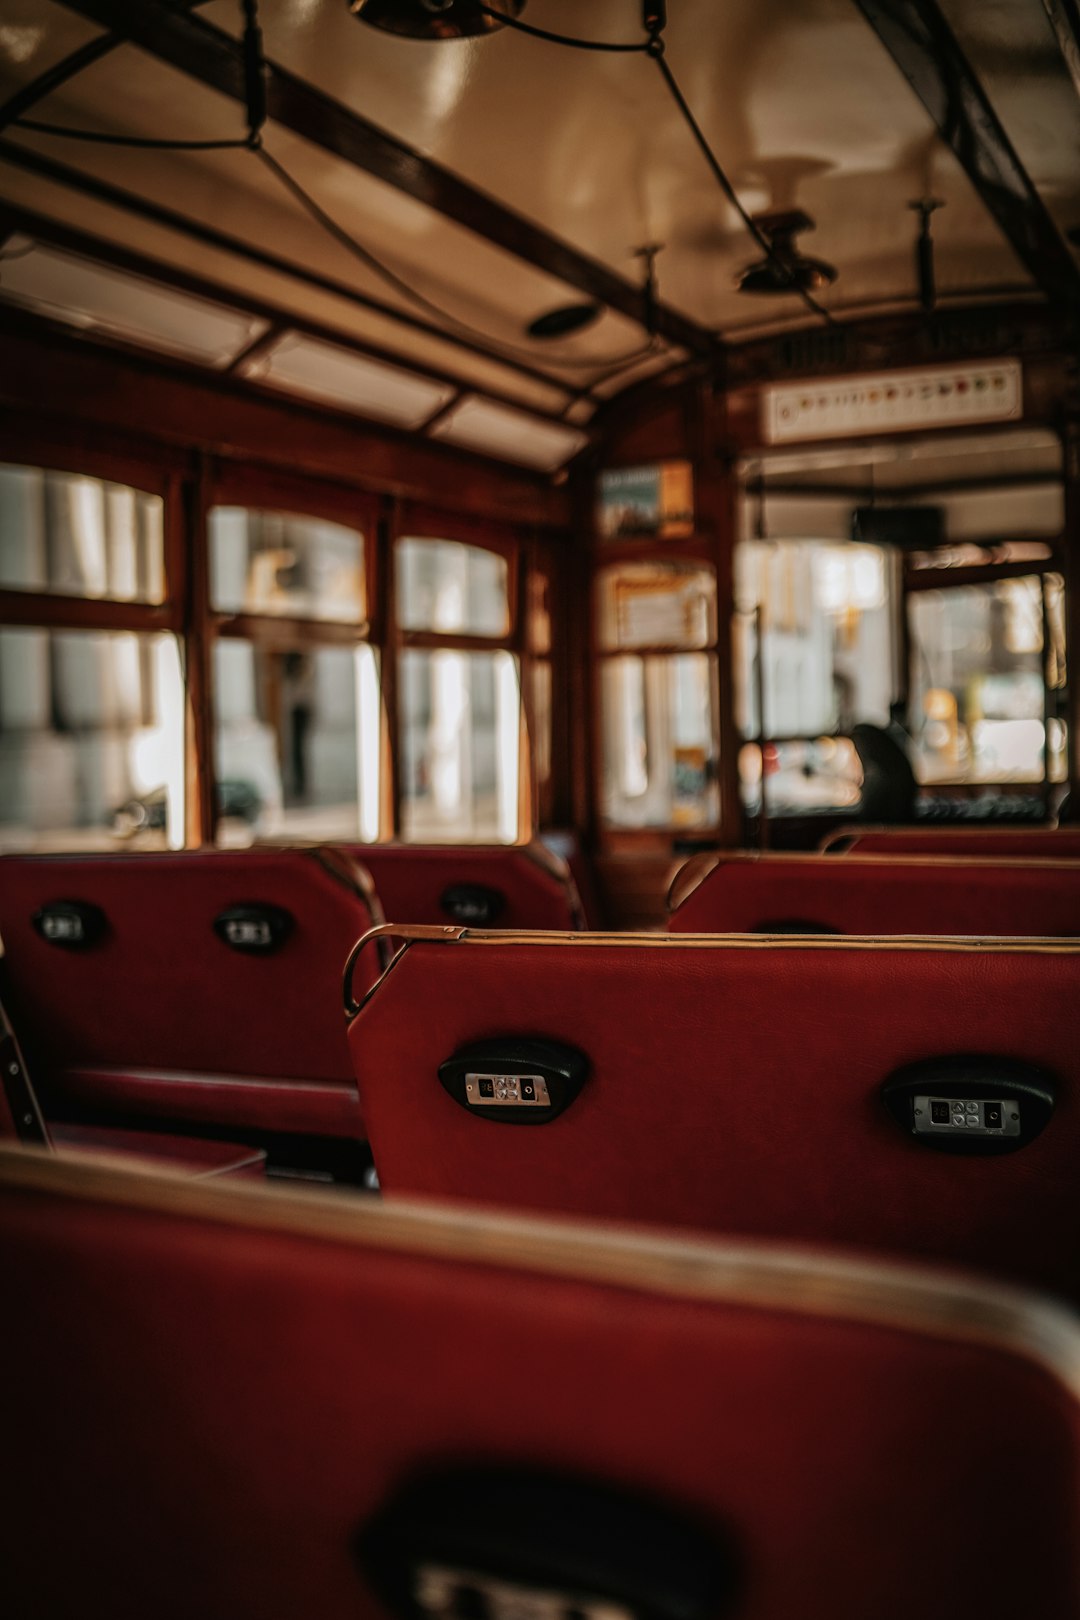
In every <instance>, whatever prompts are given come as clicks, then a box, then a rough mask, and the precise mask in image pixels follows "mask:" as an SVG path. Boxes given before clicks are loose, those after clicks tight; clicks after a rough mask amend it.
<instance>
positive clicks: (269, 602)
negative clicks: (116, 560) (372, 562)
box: [208, 504, 382, 845]
mask: <svg viewBox="0 0 1080 1620" xmlns="http://www.w3.org/2000/svg"><path fill="white" fill-rule="evenodd" d="M364 528H365V525H360V526H358V525H356V524H348V523H342V522H339V521H331V520H329V519H326V518H322V517H317V516H313V515H311V514H307V513H302V512H294V511H285V510H263V509H259V508H248V507H243V506H239V505H227V504H222V505H220V506H216V507H214V508H213V509H212V510H211V512H210V514H209V522H208V539H209V546H210V595H211V607H212V610H213V613H214V617H215V621H216V629H217V632H218V634H217V640H216V642H215V645H214V653H213V693H214V770H215V777H216V791H217V810H218V840H219V842H222V843H227V844H234V845H235V844H246V843H251V842H252V840H254V839H256V838H265V837H282V836H285V837H290V838H303V839H334V838H340V839H343V840H346V841H348V842H365V843H370V842H373V841H374V840H375V839H377V838H378V836H379V832H380V763H381V758H382V703H381V697H380V692H379V669H378V660H377V656H376V653H375V651H374V649H373V648H372V647H371V646H369V645H368V642H367V639H366V638H367V632H368V618H367V616H368V585H367V575H366V567H367V556H366V549H365V536H364Z"/></svg>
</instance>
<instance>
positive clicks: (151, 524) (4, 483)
mask: <svg viewBox="0 0 1080 1620" xmlns="http://www.w3.org/2000/svg"><path fill="white" fill-rule="evenodd" d="M164 556H165V542H164V503H163V502H162V500H161V497H160V496H159V495H146V494H143V493H142V491H140V490H137V489H129V488H128V487H127V486H126V485H124V484H112V483H107V482H105V481H104V480H103V479H100V478H85V477H82V476H81V475H76V474H73V473H60V472H47V471H45V470H43V469H42V468H40V467H13V466H8V465H0V586H3V587H6V588H7V589H9V590H23V591H48V592H53V593H57V594H60V595H65V596H85V597H108V598H111V599H113V600H115V601H119V602H160V601H162V599H163V597H164V591H165V567H164Z"/></svg>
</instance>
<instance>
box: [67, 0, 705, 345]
mask: <svg viewBox="0 0 1080 1620" xmlns="http://www.w3.org/2000/svg"><path fill="white" fill-rule="evenodd" d="M60 3H61V4H62V5H65V6H66V7H67V8H68V9H69V10H70V11H74V12H76V13H77V14H78V15H79V16H80V17H83V18H85V19H86V20H88V21H90V22H94V23H97V24H98V25H99V26H100V27H102V28H107V29H109V30H111V31H112V32H115V33H118V34H122V35H123V36H124V37H125V39H128V40H130V41H131V43H132V44H134V45H137V46H138V47H139V48H140V49H141V50H144V51H146V52H148V53H149V54H150V55H152V56H154V57H156V58H157V59H158V61H160V62H164V63H166V64H167V65H168V66H169V67H171V68H174V69H176V70H177V71H178V72H181V73H186V74H187V75H188V76H189V77H190V78H193V79H195V80H197V81H198V83H200V84H203V85H205V86H206V87H207V88H208V89H211V90H215V91H217V92H218V94H220V95H224V96H228V97H229V98H230V99H231V100H233V101H236V102H238V103H240V104H241V105H243V104H244V102H245V94H244V56H243V48H242V45H241V43H240V41H239V40H237V39H234V38H233V37H232V36H231V35H229V34H226V33H225V32H224V31H223V30H222V29H220V28H216V27H214V26H213V25H212V24H211V23H208V22H207V21H206V19H205V18H202V17H198V16H193V15H190V14H188V13H186V12H182V11H176V10H174V9H172V8H171V7H170V6H169V5H167V4H164V3H163V0H60ZM357 51H358V55H359V54H360V49H359V41H358V42H357ZM266 97H267V109H268V113H269V117H270V118H271V119H272V120H273V121H274V122H276V123H278V124H281V125H282V126H283V127H285V128H287V129H291V130H292V131H293V133H294V134H296V135H299V136H301V137H302V138H303V139H304V140H306V141H310V142H311V143H312V144H313V145H315V146H320V147H322V148H323V150H324V151H326V152H330V153H331V154H332V155H333V156H334V157H337V158H341V159H343V160H344V161H345V162H346V163H351V164H352V165H353V166H354V167H355V168H357V169H361V170H363V171H364V172H365V173H367V174H370V175H372V176H374V178H376V179H377V180H381V181H382V182H383V183H384V184H386V185H389V186H392V187H393V188H394V189H395V190H396V191H400V192H402V193H404V194H405V195H406V196H409V197H412V198H413V199H414V200H415V201H417V202H419V203H423V204H424V206H425V207H427V208H431V209H433V210H434V211H435V212H436V213H438V214H441V215H442V216H443V217H444V218H445V219H449V220H452V221H453V222H454V223H455V224H457V225H462V226H464V227H465V228H466V229H467V230H470V231H472V232H473V233H474V234H475V235H476V236H479V237H480V238H481V239H482V240H484V241H486V242H488V243H490V244H491V245H492V246H493V247H497V248H500V249H501V250H502V251H503V252H505V253H509V254H511V255H512V256H513V257H514V258H516V259H519V260H521V261H522V262H523V263H525V264H528V265H529V266H530V267H531V268H532V269H534V270H540V271H543V272H544V273H545V274H546V275H549V276H552V277H554V278H555V279H556V280H558V281H561V282H564V283H565V284H566V285H567V286H568V287H573V288H575V289H576V290H577V291H578V292H580V293H583V294H584V295H585V297H587V298H589V299H593V300H595V301H596V302H598V303H600V304H603V305H604V306H605V307H607V308H608V309H612V310H616V311H618V313H619V314H621V315H625V316H627V317H628V318H629V319H630V320H632V321H634V322H636V323H637V324H638V325H639V326H641V327H642V328H643V329H646V328H647V326H648V320H649V311H648V310H647V307H646V302H647V301H646V297H645V294H644V291H643V289H642V288H641V287H639V286H636V285H635V284H634V283H633V282H631V281H628V280H626V279H625V278H624V277H622V276H619V275H617V274H615V272H614V271H612V270H609V269H608V268H607V266H606V265H604V264H601V263H600V261H599V260H597V259H593V258H590V257H589V256H588V255H587V254H584V253H581V252H579V251H578V250H577V249H576V248H574V247H572V246H571V245H570V244H569V243H568V242H564V241H562V240H561V239H560V238H559V237H556V236H554V235H552V234H551V233H549V232H548V231H545V230H543V229H542V228H541V227H540V226H538V225H536V224H535V223H534V222H533V221H532V220H530V219H528V218H527V217H526V216H525V215H524V214H519V213H517V212H516V211H515V210H514V209H511V208H507V207H506V206H505V204H503V203H500V202H498V201H497V200H496V199H495V198H494V197H492V196H489V195H488V194H487V193H486V192H483V191H480V190H479V189H478V188H476V187H475V186H471V185H469V184H468V183H467V182H466V181H464V180H462V179H460V178H459V177H458V176H457V175H456V174H454V173H452V171H451V170H449V169H447V168H444V167H443V166H442V164H439V163H435V162H434V161H433V160H432V159H431V158H428V157H425V156H424V154H423V153H422V152H419V151H417V150H416V149H415V148H413V147H411V146H408V145H406V144H405V142H403V141H399V140H397V139H396V137H394V136H392V135H390V134H388V133H387V132H386V131H385V130H383V129H380V128H379V127H378V125H377V124H373V123H371V121H370V120H369V119H366V118H364V117H363V116H362V115H361V114H360V113H357V112H354V111H353V110H352V109H351V108H349V107H347V106H345V104H344V103H343V102H340V101H337V100H336V99H334V98H333V97H332V96H328V95H326V94H325V93H324V92H323V91H321V90H319V89H317V88H316V87H315V86H314V85H312V84H309V83H308V82H307V81H306V80H304V79H300V78H298V77H297V76H296V75H295V74H293V73H289V72H288V71H287V70H286V69H285V68H282V67H280V66H279V65H278V64H277V63H275V62H272V61H269V60H268V61H267V62H266ZM652 319H653V320H654V323H655V329H656V331H657V332H658V333H659V334H660V335H661V336H662V337H665V338H667V339H668V341H669V342H671V343H674V344H677V345H679V346H680V347H682V348H686V349H689V350H690V351H691V352H692V353H697V354H709V353H712V352H713V351H714V350H715V349H716V347H717V341H716V339H715V338H714V337H713V335H712V334H711V333H710V332H708V331H707V330H706V329H705V328H704V327H701V326H698V325H697V323H696V322H694V321H691V320H688V319H687V317H686V316H684V315H682V314H681V313H680V312H679V311H677V310H674V309H672V308H670V307H669V306H668V305H666V304H663V303H657V304H656V305H655V310H654V312H653V315H652Z"/></svg>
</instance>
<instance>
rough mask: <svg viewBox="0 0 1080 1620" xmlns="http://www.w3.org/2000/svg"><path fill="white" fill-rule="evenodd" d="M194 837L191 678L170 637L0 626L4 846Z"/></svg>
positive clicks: (173, 842) (160, 842)
mask: <svg viewBox="0 0 1080 1620" xmlns="http://www.w3.org/2000/svg"><path fill="white" fill-rule="evenodd" d="M128 839H137V841H138V842H139V843H140V844H144V845H147V846H149V847H156V848H172V849H178V848H180V847H181V846H182V845H183V842H184V686H183V677H182V675H181V669H180V655H179V649H178V644H177V641H176V639H175V637H173V636H171V635H138V634H134V633H132V632H128V631H119V632H105V631H98V630H90V631H82V630H55V629H39V628H33V627H31V628H22V627H19V628H5V629H3V630H0V845H2V846H3V847H4V848H7V849H100V848H103V847H109V846H111V845H113V844H114V843H116V842H117V841H118V840H128Z"/></svg>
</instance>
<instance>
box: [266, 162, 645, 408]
mask: <svg viewBox="0 0 1080 1620" xmlns="http://www.w3.org/2000/svg"><path fill="white" fill-rule="evenodd" d="M253 150H254V151H255V153H256V156H257V157H258V158H259V159H260V160H261V161H262V162H263V163H264V164H265V165H266V167H267V168H268V169H269V170H270V172H271V173H272V174H273V175H275V176H276V178H277V179H278V181H279V182H280V183H281V185H283V186H284V187H285V189H286V191H288V192H289V194H290V195H291V196H292V197H293V198H295V200H296V201H297V202H298V203H299V204H300V206H301V207H302V208H303V209H304V210H305V211H306V212H307V213H308V214H310V215H311V218H312V219H314V220H315V221H316V222H317V224H319V225H321V226H322V228H323V230H324V231H326V233H327V235H328V236H332V237H333V239H334V241H335V242H337V243H339V244H340V246H341V247H343V248H345V250H346V251H347V252H348V253H351V254H352V255H353V257H354V258H356V259H359V261H360V263H361V264H362V265H364V266H365V268H366V269H368V270H370V271H372V272H373V274H375V275H377V276H378V277H380V279H381V280H382V281H384V282H385V283H386V284H387V286H389V287H392V288H393V289H394V291H395V292H397V293H399V294H400V295H401V297H403V298H406V299H408V300H409V302H410V303H412V304H415V305H416V306H417V308H419V309H422V310H424V311H425V312H426V313H427V314H429V315H432V316H434V317H435V318H436V319H437V320H440V321H444V322H446V323H447V324H448V325H450V326H452V327H454V329H455V330H456V331H458V332H463V333H465V334H466V335H467V336H469V337H471V338H477V339H479V340H480V341H481V342H483V343H484V344H485V345H486V346H487V347H488V348H489V349H490V350H491V351H492V353H493V354H495V355H497V356H499V357H502V358H508V359H510V360H528V362H529V363H530V364H535V362H536V359H537V351H536V350H535V349H519V348H515V347H514V346H512V345H510V344H506V343H502V342H500V341H499V340H498V339H495V338H491V337H490V336H489V335H488V334H487V333H486V332H481V331H480V330H479V328H478V327H475V326H470V325H469V323H468V322H467V321H463V320H459V318H458V317H457V316H456V315H451V314H450V312H449V310H447V309H444V308H443V307H442V305H441V304H437V303H435V302H434V301H433V300H432V299H430V298H427V297H425V295H424V294H423V293H422V292H418V291H417V289H416V288H415V287H413V286H411V285H410V284H409V282H407V281H406V280H405V279H404V277H403V276H400V275H398V273H397V271H396V270H392V269H391V268H390V266H389V265H388V264H384V263H383V261H382V260H381V259H379V258H377V257H376V256H375V254H374V253H372V252H371V251H370V249H368V248H366V247H364V245H363V243H362V242H360V241H358V240H357V238H356V237H355V236H353V235H352V233H351V232H350V231H347V230H346V229H345V227H344V226H343V225H340V224H339V223H338V221H337V220H336V219H334V218H333V216H332V215H331V214H328V213H327V211H326V209H325V208H323V206H322V204H321V203H318V202H316V200H315V198H314V197H313V196H312V195H311V194H310V192H308V191H306V190H305V189H304V187H303V186H302V185H301V184H300V182H299V181H298V180H296V179H295V178H294V177H293V176H292V175H291V174H290V173H289V171H288V169H286V168H285V166H284V164H282V163H279V161H278V159H277V158H276V157H274V156H273V154H272V153H270V152H268V151H267V149H266V147H265V146H263V145H262V144H261V143H259V144H258V145H256V146H255V147H254V148H253ZM655 345H656V340H655V339H653V340H651V341H650V343H648V344H647V345H645V346H644V347H643V348H639V349H634V350H632V351H631V352H629V353H627V354H622V355H613V356H607V357H603V356H598V357H596V358H594V359H592V360H586V359H583V358H580V357H571V356H557V355H552V356H551V364H552V365H554V366H558V367H562V368H563V369H568V370H575V371H597V370H600V371H602V370H603V369H604V367H606V366H614V367H617V368H619V369H621V368H622V367H623V366H624V365H625V366H628V365H631V364H634V363H636V362H637V361H638V360H644V359H645V358H646V357H647V356H649V355H650V354H653V353H655ZM555 386H558V383H556V384H555Z"/></svg>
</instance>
